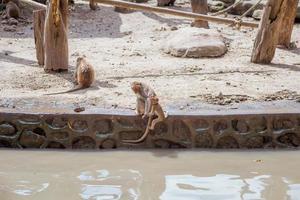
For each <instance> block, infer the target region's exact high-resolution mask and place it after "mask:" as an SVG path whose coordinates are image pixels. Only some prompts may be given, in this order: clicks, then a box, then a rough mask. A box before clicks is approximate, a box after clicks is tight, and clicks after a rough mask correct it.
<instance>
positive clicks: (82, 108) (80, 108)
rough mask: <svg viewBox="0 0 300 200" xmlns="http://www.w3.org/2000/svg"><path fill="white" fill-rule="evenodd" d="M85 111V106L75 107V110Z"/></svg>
mask: <svg viewBox="0 0 300 200" xmlns="http://www.w3.org/2000/svg"><path fill="white" fill-rule="evenodd" d="M83 111H85V108H84V107H78V108H75V109H74V112H83Z"/></svg>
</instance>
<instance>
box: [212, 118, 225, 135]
mask: <svg viewBox="0 0 300 200" xmlns="http://www.w3.org/2000/svg"><path fill="white" fill-rule="evenodd" d="M226 129H228V123H227V121H225V120H220V121H217V122H215V123H214V131H215V132H217V133H219V134H221V133H223V132H224V131H225V130H226Z"/></svg>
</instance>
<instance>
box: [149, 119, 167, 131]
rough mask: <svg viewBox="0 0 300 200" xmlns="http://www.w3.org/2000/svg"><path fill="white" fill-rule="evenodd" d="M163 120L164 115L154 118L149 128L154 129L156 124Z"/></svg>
mask: <svg viewBox="0 0 300 200" xmlns="http://www.w3.org/2000/svg"><path fill="white" fill-rule="evenodd" d="M162 121H164V118H162V117H158V118H156V119H154V120H153V121H152V123H151V126H150V128H149V129H150V130H154V128H155V125H156V124H157V123H159V122H162Z"/></svg>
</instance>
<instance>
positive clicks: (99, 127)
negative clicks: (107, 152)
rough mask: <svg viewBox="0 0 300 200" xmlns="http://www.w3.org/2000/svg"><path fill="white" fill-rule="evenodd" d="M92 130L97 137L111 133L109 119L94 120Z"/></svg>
mask: <svg viewBox="0 0 300 200" xmlns="http://www.w3.org/2000/svg"><path fill="white" fill-rule="evenodd" d="M94 130H95V131H96V135H97V137H102V136H103V137H107V135H111V134H112V123H111V121H110V120H96V121H95V123H94Z"/></svg>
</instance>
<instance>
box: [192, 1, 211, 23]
mask: <svg viewBox="0 0 300 200" xmlns="http://www.w3.org/2000/svg"><path fill="white" fill-rule="evenodd" d="M191 5H192V11H193V13H199V14H204V15H207V12H208V5H207V0H191ZM192 26H194V27H199V28H209V26H208V22H207V21H203V20H195V21H194V22H193V23H192Z"/></svg>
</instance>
